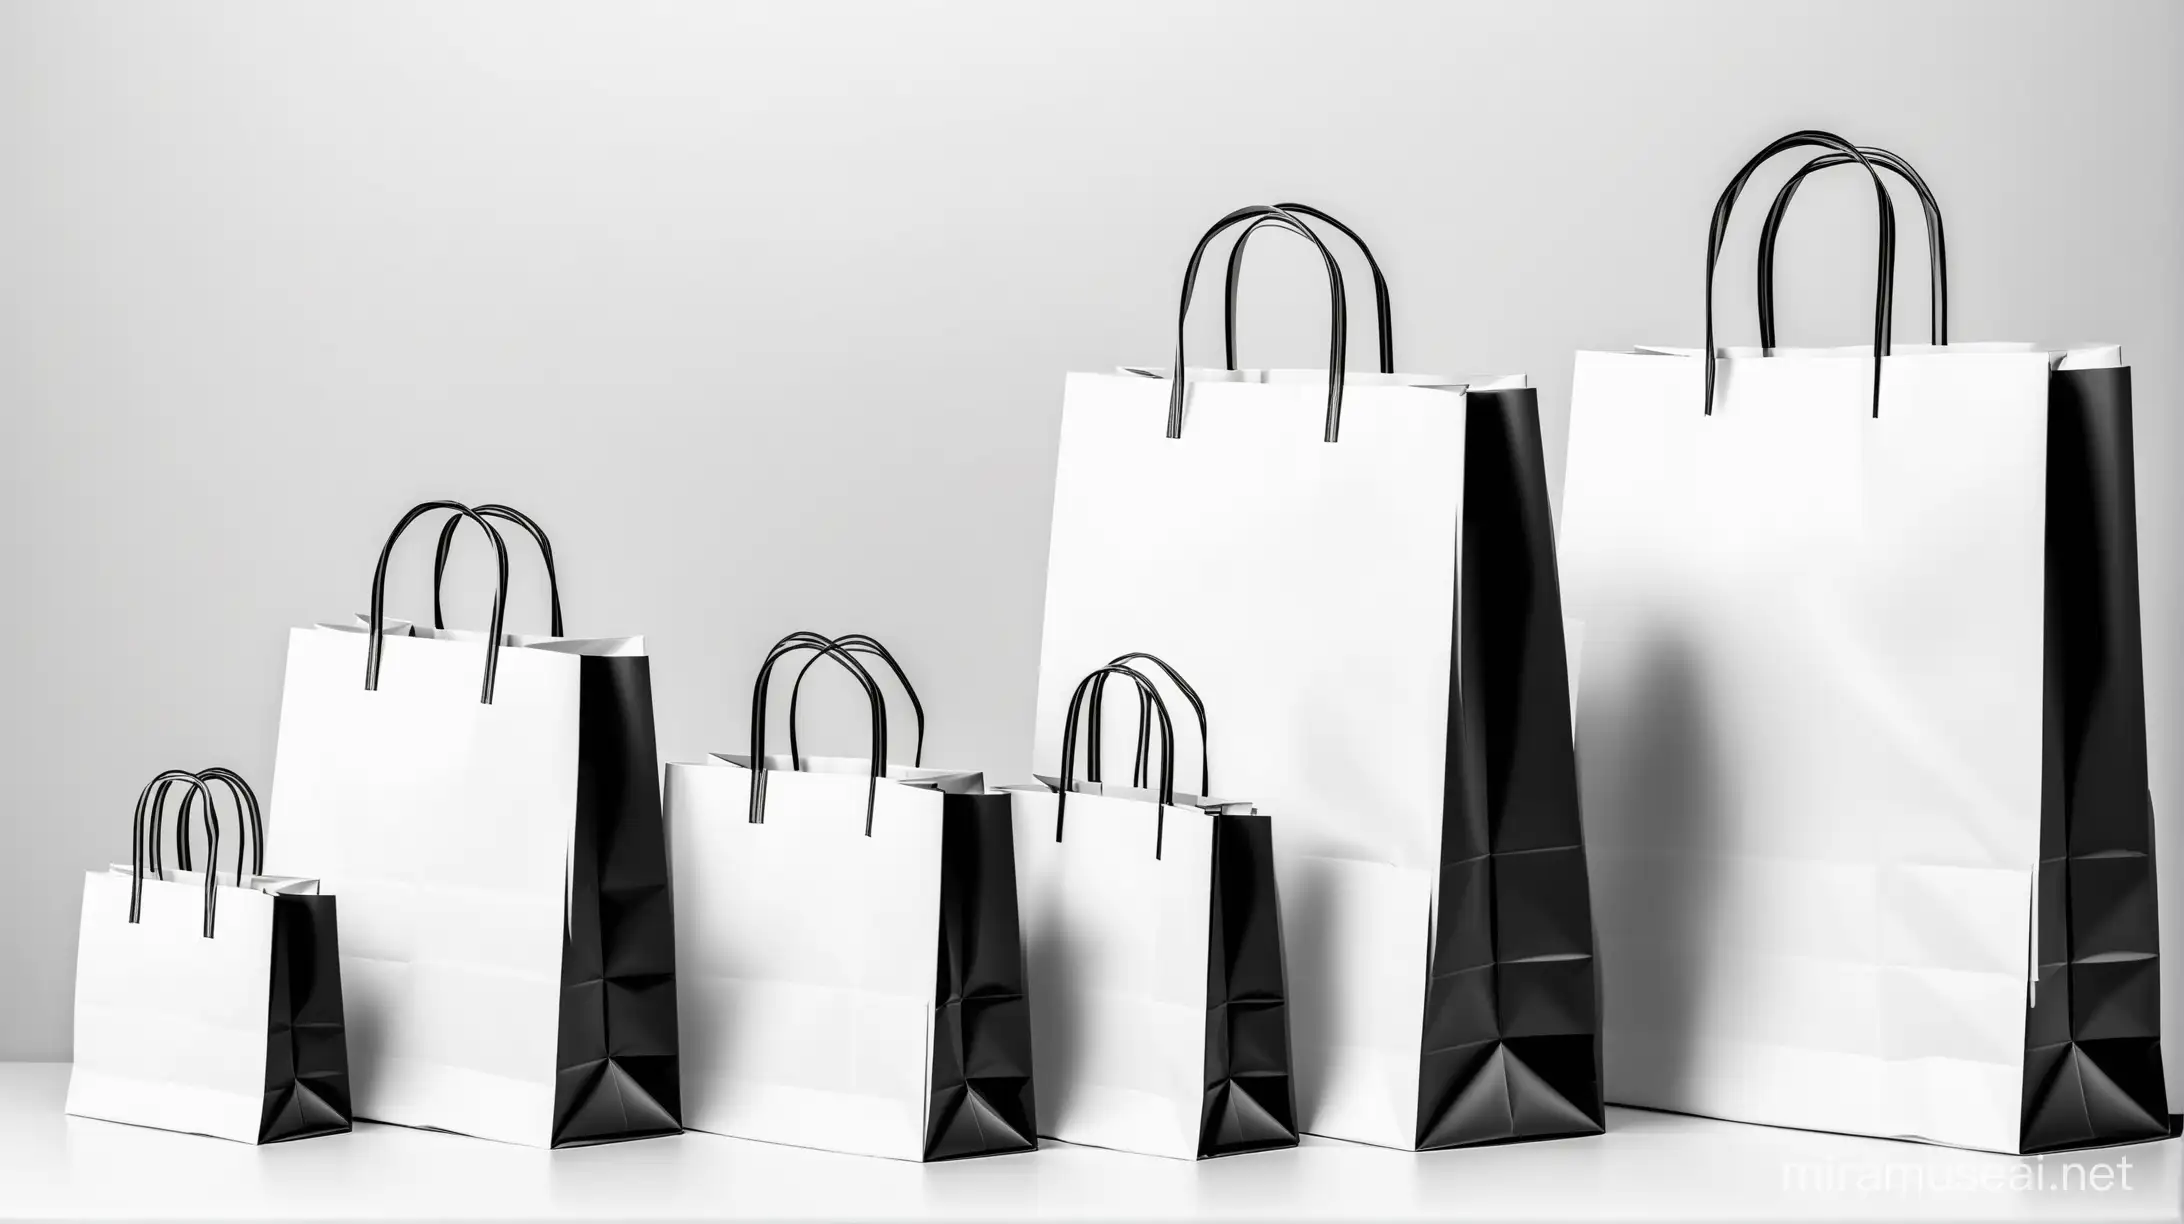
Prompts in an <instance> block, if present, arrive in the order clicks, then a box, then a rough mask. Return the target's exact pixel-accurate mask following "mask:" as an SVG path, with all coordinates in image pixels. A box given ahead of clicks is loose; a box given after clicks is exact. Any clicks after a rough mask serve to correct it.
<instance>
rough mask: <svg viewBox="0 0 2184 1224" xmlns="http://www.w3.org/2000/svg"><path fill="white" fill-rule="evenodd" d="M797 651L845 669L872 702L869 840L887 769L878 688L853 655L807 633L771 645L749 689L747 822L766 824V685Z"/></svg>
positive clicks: (882, 707) (884, 707)
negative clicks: (778, 666)
mask: <svg viewBox="0 0 2184 1224" xmlns="http://www.w3.org/2000/svg"><path fill="white" fill-rule="evenodd" d="M800 650H815V651H818V652H819V653H821V654H823V655H826V656H827V657H828V658H831V659H833V660H835V661H836V662H838V663H840V664H841V665H842V666H843V667H845V668H847V669H849V674H850V675H852V676H854V677H856V680H857V683H858V684H860V685H862V686H863V687H864V691H865V699H866V700H867V701H869V702H871V703H872V775H871V777H870V778H869V779H868V780H867V781H866V783H865V836H866V837H870V836H872V813H873V809H874V808H875V807H876V806H877V805H878V803H879V795H880V775H881V774H882V773H884V772H885V771H886V769H887V702H886V701H885V700H884V699H883V698H882V697H881V696H880V686H879V685H878V684H876V683H874V682H873V679H872V673H870V672H868V671H866V670H865V669H864V665H863V664H862V663H859V662H857V659H856V656H854V655H852V654H850V652H849V651H847V650H844V649H843V648H842V647H840V646H838V645H836V644H835V642H834V639H832V638H830V637H827V636H825V635H824V634H818V633H811V632H809V631H799V632H796V633H791V634H789V635H788V636H786V637H784V638H782V639H781V640H780V641H778V642H775V643H774V645H773V649H772V650H770V651H768V652H767V653H766V661H765V662H764V663H762V664H760V665H759V669H758V680H757V682H756V683H755V684H753V685H752V686H751V816H750V821H751V823H752V824H764V823H766V685H767V682H768V681H769V680H770V679H771V678H772V676H773V669H774V664H776V663H779V662H780V661H781V660H782V659H783V658H784V657H786V656H788V655H791V654H795V653H796V652H797V651H800ZM791 763H792V764H794V763H795V762H793V761H792V762H791Z"/></svg>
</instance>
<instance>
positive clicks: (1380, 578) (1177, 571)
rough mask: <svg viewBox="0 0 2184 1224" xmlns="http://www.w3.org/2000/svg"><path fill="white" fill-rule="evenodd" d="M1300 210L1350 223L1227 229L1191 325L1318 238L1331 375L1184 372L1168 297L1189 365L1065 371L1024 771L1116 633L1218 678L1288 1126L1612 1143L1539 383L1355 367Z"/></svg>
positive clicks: (1339, 289) (1280, 215)
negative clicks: (1259, 893)
mask: <svg viewBox="0 0 2184 1224" xmlns="http://www.w3.org/2000/svg"><path fill="white" fill-rule="evenodd" d="M1305 217H1314V218H1318V219H1319V220H1321V221H1323V222H1326V223H1328V224H1331V225H1333V224H1336V223H1334V222H1333V221H1332V219H1331V218H1328V217H1326V215H1325V214H1323V213H1320V212H1318V211H1317V210H1313V209H1308V208H1304V207H1303V206H1300V205H1294V204H1285V205H1278V206H1261V207H1253V208H1245V209H1240V210H1237V211H1236V212H1234V213H1231V214H1229V215H1228V216H1227V217H1224V218H1223V219H1222V220H1221V221H1220V222H1219V223H1218V224H1216V225H1215V226H1214V227H1213V229H1212V230H1210V231H1209V232H1208V233H1207V234H1206V235H1205V237H1204V238H1202V239H1201V240H1200V242H1199V244H1198V247H1197V249H1196V250H1194V251H1193V253H1192V255H1191V259H1190V262H1189V264H1188V265H1187V267H1186V270H1185V273H1184V288H1183V296H1182V302H1181V306H1182V312H1181V313H1182V314H1183V315H1185V316H1187V312H1188V309H1189V305H1190V296H1191V286H1192V282H1193V280H1194V279H1195V276H1196V274H1197V270H1198V267H1199V264H1200V262H1201V259H1202V257H1203V255H1204V252H1205V250H1206V248H1207V246H1208V245H1209V244H1210V243H1212V242H1213V241H1214V239H1215V238H1216V237H1218V236H1219V235H1220V234H1221V233H1223V232H1224V231H1226V230H1229V229H1230V228H1232V227H1234V226H1237V225H1240V224H1244V223H1246V222H1250V223H1252V224H1253V225H1254V226H1257V225H1260V224H1264V225H1267V226H1269V227H1271V228H1276V229H1280V230H1283V231H1286V232H1289V233H1292V234H1294V235H1297V236H1300V237H1302V238H1304V239H1306V240H1307V241H1309V242H1310V243H1311V244H1312V246H1313V248H1314V251H1315V252H1316V253H1317V254H1318V255H1319V257H1320V260H1321V262H1322V263H1323V264H1324V265H1325V267H1326V270H1327V274H1328V282H1329V291H1330V296H1331V298H1332V300H1333V311H1332V320H1333V336H1332V342H1331V346H1330V347H1331V352H1330V355H1329V367H1328V369H1326V370H1311V371H1296V370H1235V369H1228V370H1208V369H1193V368H1191V367H1190V366H1189V365H1188V364H1187V363H1186V361H1185V360H1184V356H1183V351H1182V343H1181V341H1182V336H1181V331H1182V326H1183V320H1182V318H1181V317H1179V319H1178V324H1177V327H1178V345H1177V353H1176V359H1175V365H1174V368H1172V369H1167V370H1155V369H1140V368H1131V369H1124V370H1121V371H1117V372H1114V373H1110V374H1072V375H1070V376H1069V381H1068V385H1067V389H1066V392H1065V396H1064V401H1063V409H1062V427H1061V440H1060V447H1059V457H1058V460H1057V465H1056V467H1057V470H1056V477H1055V491H1054V515H1053V537H1052V543H1051V547H1050V550H1049V555H1048V562H1047V592H1046V619H1045V627H1044V636H1043V641H1042V645H1041V651H1040V661H1039V695H1038V703H1039V704H1038V719H1039V726H1038V734H1037V741H1036V754H1035V759H1034V764H1035V766H1036V767H1037V768H1038V769H1040V770H1042V771H1046V772H1051V771H1052V770H1053V769H1054V766H1055V763H1056V762H1057V761H1058V760H1059V758H1060V755H1061V751H1062V731H1063V715H1064V712H1065V710H1066V706H1067V697H1068V694H1069V692H1070V690H1071V688H1072V686H1074V685H1075V684H1076V683H1077V682H1078V680H1079V678H1080V677H1082V676H1084V675H1085V674H1086V673H1087V672H1088V671H1089V670H1090V669H1092V668H1094V667H1096V666H1099V665H1100V664H1101V663H1102V662H1104V661H1105V660H1106V659H1107V658H1108V657H1109V656H1110V654H1111V653H1112V651H1113V650H1114V646H1115V644H1116V643H1118V642H1131V643H1135V644H1138V645H1140V646H1143V647H1145V648H1147V649H1150V650H1152V651H1153V652H1155V653H1157V654H1158V655H1159V656H1160V657H1162V658H1163V659H1167V660H1169V661H1171V662H1173V663H1174V664H1175V665H1176V666H1177V667H1178V668H1179V669H1181V670H1182V671H1183V672H1185V673H1187V674H1188V675H1190V676H1191V678H1192V680H1193V682H1194V683H1195V684H1197V685H1198V686H1199V687H1200V688H1201V689H1203V690H1204V691H1206V692H1209V693H1219V694H1220V695H1221V702H1222V717H1221V718H1220V719H1219V720H1218V723H1217V725H1215V726H1214V727H1213V728H1212V751H1213V753H1214V754H1215V755H1217V756H1219V757H1220V758H1221V761H1222V776H1223V778H1224V779H1225V785H1228V786H1232V787H1233V788H1234V789H1235V790H1236V792H1237V793H1239V794H1244V795H1248V796H1250V797H1251V799H1252V800H1253V801H1254V802H1255V803H1257V804H1259V805H1260V806H1261V807H1263V808H1264V809H1265V810H1267V811H1269V812H1273V813H1276V814H1277V815H1278V817H1279V819H1280V821H1281V838H1280V842H1279V844H1278V845H1277V847H1276V855H1277V858H1278V870H1279V872H1280V876H1281V904H1282V907H1283V932H1284V936H1285V953H1286V956H1287V962H1288V982H1289V988H1290V998H1291V1006H1290V1009H1289V1018H1290V1032H1291V1038H1292V1050H1293V1055H1294V1073H1295V1084H1296V1100H1297V1110H1298V1119H1297V1120H1298V1124H1299V1127H1300V1129H1302V1130H1304V1131H1307V1132H1311V1133H1315V1134H1323V1135H1331V1136H1334V1137H1337V1138H1344V1139H1351V1140H1357V1141H1362V1142H1367V1143H1376V1144H1382V1145H1385V1146H1390V1147H1397V1148H1403V1149H1420V1148H1443V1147H1460V1146H1465V1145H1469V1144H1477V1143H1496V1142H1505V1141H1510V1140H1521V1139H1546V1138H1554V1137H1560V1136H1571V1135H1589V1134H1595V1133H1598V1132H1599V1131H1600V1129H1601V1126H1602V1109H1601V1097H1600V1044H1599V1043H1600V1037H1599V1033H1600V1022H1599V1005H1598V999H1597V981H1596V976H1595V967H1594V962H1593V929H1592V911H1591V902H1590V897H1589V893H1588V886H1587V865H1586V849H1585V844H1584V836H1583V832H1582V829H1581V827H1580V822H1579V816H1578V792H1577V777H1576V765H1575V763H1574V761H1573V757H1572V750H1571V730H1570V720H1569V683H1570V679H1569V678H1570V671H1571V668H1570V665H1569V664H1570V660H1569V657H1568V653H1567V650H1566V645H1565V639H1564V625H1563V620H1562V613H1561V600H1560V593H1559V590H1558V581H1557V576H1556V568H1555V540H1554V530H1553V523H1552V520H1551V518H1550V515H1549V510H1548V481H1547V475H1546V471H1545V465H1544V463H1543V461H1542V457H1541V449H1540V430H1539V407H1538V399H1537V396H1536V394H1535V393H1534V391H1533V390H1532V389H1531V388H1530V387H1528V386H1526V385H1525V380H1524V379H1523V377H1522V376H1515V375H1511V376H1483V377H1474V378H1458V377H1442V376H1437V375H1424V374H1398V373H1395V372H1393V369H1394V362H1393V360H1392V355H1391V354H1390V353H1389V351H1388V348H1389V346H1388V345H1387V344H1386V343H1385V341H1384V342H1383V344H1382V346H1381V372H1380V373H1378V374H1369V373H1348V372H1346V371H1344V370H1343V369H1342V364H1343V356H1344V343H1345V340H1346V338H1347V318H1348V316H1347V310H1346V305H1345V300H1344V289H1343V282H1342V276H1341V271H1340V268H1339V266H1338V265H1337V263H1336V261H1335V258H1334V256H1333V254H1332V253H1331V252H1329V251H1328V249H1327V247H1326V246H1325V245H1324V244H1323V243H1322V242H1321V240H1320V239H1319V237H1318V236H1317V235H1316V234H1314V233H1313V232H1312V231H1311V229H1310V228H1309V226H1308V224H1307V222H1306V221H1305V220H1303V218H1305ZM1337 228H1340V229H1343V232H1344V233H1348V232H1349V231H1348V230H1347V229H1346V228H1345V227H1341V226H1339V225H1337ZM1247 232H1248V231H1247ZM1350 236H1351V237H1352V238H1354V237H1355V235H1354V234H1351V235H1350ZM1361 245H1362V244H1361ZM1369 258H1370V257H1369V256H1368V259H1369ZM1374 272H1375V276H1374V280H1375V288H1376V290H1379V291H1380V292H1379V293H1378V294H1377V295H1376V296H1379V297H1381V298H1382V299H1383V300H1382V302H1381V303H1380V305H1381V310H1380V313H1381V315H1382V318H1383V320H1384V319H1385V317H1386V309H1385V301H1384V297H1385V293H1384V289H1385V286H1384V285H1383V284H1381V283H1380V281H1381V278H1380V277H1379V276H1378V269H1377V267H1375V268H1374ZM1233 280H1234V264H1233V262H1232V265H1231V281H1232V283H1233ZM1383 325H1384V324H1383ZM1232 360H1233V357H1232Z"/></svg>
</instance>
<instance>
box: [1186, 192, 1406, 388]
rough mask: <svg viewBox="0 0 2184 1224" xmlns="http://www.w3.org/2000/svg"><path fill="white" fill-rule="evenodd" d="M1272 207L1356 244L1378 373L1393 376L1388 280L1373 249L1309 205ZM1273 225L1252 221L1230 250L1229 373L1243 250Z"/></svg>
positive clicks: (1226, 299)
mask: <svg viewBox="0 0 2184 1224" xmlns="http://www.w3.org/2000/svg"><path fill="white" fill-rule="evenodd" d="M1274 207H1276V208H1279V209H1281V210H1282V211H1283V212H1292V213H1296V214H1298V215H1300V216H1306V217H1313V218H1316V219H1318V220H1321V221H1325V222H1326V223H1327V224H1329V225H1332V226H1334V227H1335V228H1336V229H1337V230H1339V231H1341V232H1342V234H1343V236H1344V237H1347V238H1348V239H1349V240H1350V241H1351V242H1352V243H1355V244H1356V246H1357V250H1358V254H1360V255H1363V256H1364V257H1365V266H1366V267H1367V268H1369V269H1371V270H1372V274H1373V315H1374V317H1375V320H1376V321H1377V322H1378V324H1379V336H1380V372H1381V373H1383V374H1393V373H1395V323H1394V321H1393V312H1392V311H1391V310H1390V309H1389V306H1388V278H1387V277H1386V276H1383V275H1382V274H1381V272H1380V261H1379V260H1377V259H1374V258H1373V249H1372V248H1371V247H1369V246H1366V245H1365V240H1364V239H1363V238H1360V237H1358V235H1357V231H1356V230H1354V229H1351V228H1350V227H1349V226H1347V225H1344V224H1343V223H1342V222H1340V221H1337V220H1336V219H1335V218H1333V217H1331V216H1329V215H1328V214H1326V213H1324V212H1321V211H1320V210H1319V209H1317V208H1314V207H1312V206H1311V205H1309V204H1276V205H1275V206H1274ZM1274 223H1275V218H1273V217H1261V218H1259V219H1258V220H1256V221H1253V222H1252V223H1251V224H1250V225H1247V226H1245V227H1244V232H1243V233H1241V234H1238V235H1237V236H1236V245H1235V246H1232V247H1230V248H1229V256H1228V287H1227V290H1226V291H1225V292H1224V293H1223V294H1222V296H1221V339H1222V342H1223V345H1224V347H1225V352H1226V355H1227V357H1228V368H1229V369H1231V370H1233V369H1235V368H1236V294H1237V287H1238V286H1239V285H1240V284H1241V282H1242V280H1243V275H1244V247H1245V245H1246V244H1247V243H1249V242H1250V241H1251V236H1252V235H1253V234H1255V233H1257V232H1258V231H1259V229H1260V227H1261V226H1266V225H1272V224H1274ZM1344 363H1345V364H1347V363H1348V355H1347V354H1345V355H1344Z"/></svg>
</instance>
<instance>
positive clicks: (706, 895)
mask: <svg viewBox="0 0 2184 1224" xmlns="http://www.w3.org/2000/svg"><path fill="white" fill-rule="evenodd" d="M860 641H861V642H866V643H870V639H864V638H858V637H856V636H855V635H853V636H852V637H851V638H845V639H841V640H839V641H837V640H834V639H827V638H822V637H819V636H818V635H811V634H792V635H790V636H789V637H788V638H784V639H783V640H782V642H781V643H780V644H778V645H776V647H775V648H774V650H773V651H772V652H771V653H770V654H769V655H768V657H767V659H766V662H765V663H764V665H762V666H761V668H760V669H759V674H758V679H757V682H756V685H755V694H756V697H755V704H754V716H753V721H752V749H751V753H750V754H749V755H726V754H716V755H714V756H712V757H710V758H708V759H707V760H704V761H700V762H690V763H677V764H672V765H670V766H668V776H667V811H668V823H669V830H670V840H671V843H672V846H673V855H674V871H675V917H676V946H677V948H678V951H679V955H680V958H681V962H680V970H679V971H680V978H681V999H682V1019H681V1026H680V1030H681V1034H682V1055H683V1064H682V1065H683V1103H684V1111H685V1118H686V1120H687V1121H688V1124H689V1125H690V1127H691V1128H692V1129H694V1130H704V1131H712V1132H715V1133H718V1134H724V1135H734V1136H737V1137H739V1138H745V1139H761V1140H765V1141H768V1142H772V1143H786V1144H793V1145H796V1146H799V1147H813V1148H824V1149H828V1150H831V1151H839V1152H850V1153H855V1154H859V1155H868V1156H886V1157H892V1158H895V1159H899V1160H949V1159H956V1158H960V1157H967V1156H980V1155H990V1154H995V1153H1001V1152H1014V1151H1028V1150H1030V1149H1031V1148H1032V1147H1033V1146H1035V1143H1036V1141H1035V1139H1034V1137H1033V1132H1032V1071H1031V1054H1030V1050H1029V1048H1028V1047H1029V1043H1030V1020H1029V1016H1028V1014H1027V1008H1026V1005H1025V999H1024V990H1023V952H1022V945H1021V943H1020V940H1019V936H1018V930H1017V912H1016V890H1015V865H1014V861H1013V858H1012V856H1011V854H1010V849H1009V807H1008V804H1009V800H1008V796H1006V795H1002V794H989V793H987V792H986V789H985V785H984V779H983V776H982V775H980V774H978V773H975V772H955V771H949V770H941V769H926V768H920V767H917V766H910V767H903V766H889V765H886V764H884V762H885V760H886V752H887V746H888V740H887V721H886V709H885V706H884V703H883V702H882V701H881V698H880V694H879V691H878V689H877V687H876V686H874V685H873V683H872V680H871V677H870V675H869V674H868V673H866V672H865V670H864V668H863V667H862V665H861V664H859V663H857V662H856V661H855V659H854V658H852V651H853V650H858V649H859V648H858V647H857V645H856V643H857V642H860ZM844 643H849V645H844ZM870 647H871V649H870V653H875V654H879V655H881V656H883V657H884V658H885V659H886V661H887V662H888V663H889V664H890V666H892V665H893V659H892V657H891V656H887V655H886V654H885V651H884V648H880V647H878V644H877V643H870ZM806 650H816V651H818V652H820V653H822V654H825V655H827V656H829V657H831V658H833V659H835V660H836V661H838V662H840V663H842V664H843V665H844V666H845V667H847V668H848V669H849V670H850V671H851V673H852V674H853V675H854V676H855V677H856V678H857V679H858V681H859V683H860V685H861V686H862V687H863V688H864V689H865V692H866V695H867V698H868V700H869V701H870V702H871V707H872V716H873V723H872V728H873V743H872V756H871V757H870V758H866V759H854V760H853V759H843V758H831V757H804V756H801V755H800V754H797V753H793V752H792V754H791V755H789V756H774V757H769V756H766V755H764V745H765V734H766V722H765V715H764V711H765V705H766V698H767V694H768V685H769V682H770V679H771V676H772V672H773V670H774V668H775V666H776V665H777V664H778V663H779V662H780V661H781V660H782V659H784V658H786V657H790V656H792V655H793V654H795V653H798V652H801V651H806ZM859 652H860V653H863V652H864V651H862V650H859ZM895 670H896V675H897V676H898V678H900V677H901V670H900V669H899V668H896V669H895ZM904 687H905V689H906V690H907V689H908V683H907V681H905V684H904ZM912 700H913V702H915V697H914V696H913V698H912Z"/></svg>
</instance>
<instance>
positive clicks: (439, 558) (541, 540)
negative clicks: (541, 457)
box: [432, 502, 561, 637]
mask: <svg viewBox="0 0 2184 1224" xmlns="http://www.w3.org/2000/svg"><path fill="white" fill-rule="evenodd" d="M476 509H477V512H478V517H480V518H497V519H506V520H507V521H509V522H511V523H514V524H515V525H516V526H518V527H521V528H523V529H524V530H525V531H527V532H530V533H531V538H532V539H533V540H536V541H537V542H538V555H539V557H540V559H542V560H544V561H545V562H546V597H547V599H548V600H549V601H550V602H551V604H552V608H553V625H552V632H553V635H554V636H555V637H560V636H561V576H560V575H559V574H557V573H555V572H554V546H553V544H552V543H551V542H550V541H548V540H547V539H546V529H545V528H543V527H541V526H539V525H538V520H536V519H534V518H532V517H531V516H530V515H528V514H525V513H524V512H523V511H521V510H518V509H516V508H515V507H513V506H503V505H500V504H499V503H497V502H496V503H494V504H492V505H486V506H478V507H476ZM462 525H463V520H462V518H461V516H459V515H449V516H448V520H447V522H446V523H444V524H442V525H441V527H440V543H439V547H437V548H435V549H434V550H433V554H432V627H433V628H435V629H445V628H447V622H446V619H445V618H444V616H443V615H442V614H441V612H440V579H441V578H442V577H443V576H444V575H445V574H446V573H447V555H448V552H449V550H450V549H451V548H453V546H454V544H455V529H456V528H457V527H460V526H462Z"/></svg>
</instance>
